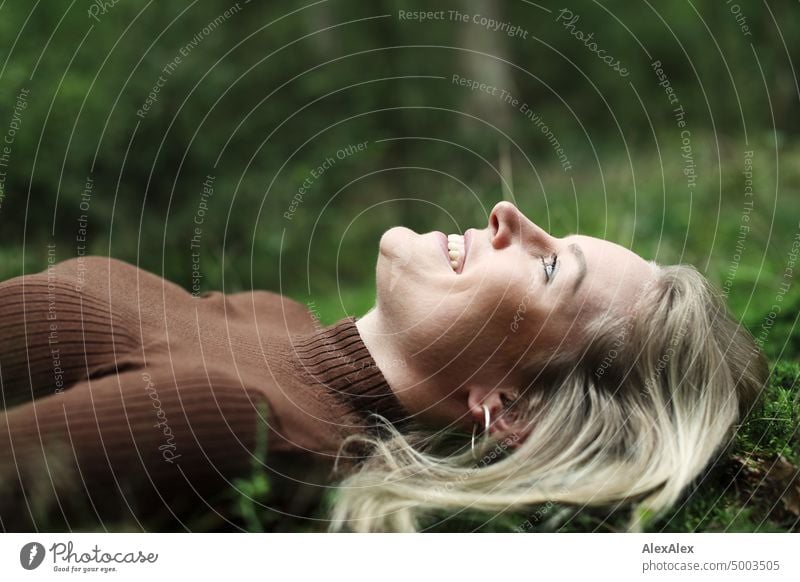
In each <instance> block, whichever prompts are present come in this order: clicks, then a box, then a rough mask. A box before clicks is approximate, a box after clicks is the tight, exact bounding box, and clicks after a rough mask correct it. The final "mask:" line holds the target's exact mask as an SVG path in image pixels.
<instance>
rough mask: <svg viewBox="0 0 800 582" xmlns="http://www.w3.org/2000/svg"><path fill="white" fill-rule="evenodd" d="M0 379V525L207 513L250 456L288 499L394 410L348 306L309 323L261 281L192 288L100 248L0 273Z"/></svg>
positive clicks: (220, 505) (142, 522) (142, 521)
mask: <svg viewBox="0 0 800 582" xmlns="http://www.w3.org/2000/svg"><path fill="white" fill-rule="evenodd" d="M0 395H2V405H3V409H4V410H3V411H1V412H0V529H4V530H29V529H39V528H45V529H53V528H61V527H64V528H71V527H72V524H73V523H75V520H76V517H80V523H81V524H82V525H83V524H85V522H86V516H87V513H88V514H89V515H91V516H93V518H94V521H96V522H97V527H105V526H106V525H109V524H111V523H117V522H119V520H122V521H123V522H125V523H126V524H131V523H133V524H135V525H134V527H136V528H139V527H141V528H142V529H146V528H153V526H152V525H150V524H152V523H154V519H155V520H156V521H155V523H157V524H158V525H156V526H155V527H156V529H173V528H175V527H178V528H185V529H192V523H193V522H192V520H193V519H195V518H197V517H198V516H205V517H204V519H207V518H208V516H209V515H210V516H215V517H214V519H218V521H219V523H218V524H216V525H214V526H213V527H220V528H224V527H226V525H229V524H230V523H233V522H235V518H230V515H229V510H228V507H229V506H230V505H231V504H230V495H231V494H235V493H236V491H237V489H238V487H239V485H240V482H238V481H237V479H239V478H243V477H244V478H247V477H248V476H250V475H252V474H253V471H254V470H263V471H265V472H266V473H267V474H268V476H269V477H270V481H272V482H273V488H276V487H277V488H279V489H280V493H281V494H280V495H276V496H273V497H274V498H275V504H276V505H275V506H274V507H272V508H271V509H273V510H275V511H279V512H284V513H288V514H295V513H297V514H304V513H305V512H307V511H310V507H311V505H312V502H311V501H308V500H309V499H313V498H315V497H316V494H317V493H319V492H320V491H323V490H324V487H325V486H327V485H330V484H331V477H332V475H331V467H332V463H333V461H334V459H335V458H336V455H337V452H339V448H340V445H341V443H342V441H343V440H344V439H345V438H346V437H347V436H348V435H352V434H356V433H364V432H369V431H371V430H373V429H374V420H373V419H374V417H373V416H371V414H370V413H377V414H380V415H382V416H384V417H385V418H387V419H388V420H390V421H391V422H393V423H396V424H398V425H402V424H404V423H405V422H406V414H405V411H404V409H403V407H402V406H401V404H400V403H399V401H398V400H397V398H396V397H395V395H394V393H393V392H392V390H391V388H390V387H389V385H388V384H387V383H386V381H385V379H384V377H383V375H382V373H381V371H380V370H379V369H378V367H377V366H376V363H375V361H374V359H373V358H372V356H371V355H370V353H369V351H368V350H367V348H366V346H365V345H364V343H363V341H362V340H361V337H360V336H359V333H358V330H357V328H356V326H355V319H354V318H352V317H350V318H346V319H343V320H341V321H339V322H338V323H336V324H334V325H332V326H330V327H322V326H320V325H319V324H318V323H317V322H316V320H315V319H314V317H313V316H312V315H311V313H310V312H309V311H308V310H307V309H306V308H305V307H304V306H303V305H302V304H300V303H297V302H295V301H292V300H290V299H287V298H285V297H282V296H280V295H277V294H275V293H271V292H266V291H254V292H247V293H234V294H223V293H220V292H209V293H205V294H203V295H201V296H199V297H195V296H193V295H191V294H190V293H188V292H187V291H186V290H184V289H183V288H181V287H179V286H178V285H175V284H173V283H170V282H168V281H166V280H165V279H163V278H161V277H158V276H156V275H154V274H151V273H148V272H146V271H143V270H141V269H138V268H137V267H135V266H133V265H130V264H127V263H124V262H121V261H117V260H114V259H108V258H101V257H86V258H80V259H71V260H68V261H64V262H61V263H54V264H51V265H49V266H48V269H47V270H45V271H44V272H42V273H37V274H34V275H25V276H22V277H17V278H15V279H11V280H8V281H5V282H3V283H0ZM264 443H265V446H264ZM355 458H357V453H356V457H355ZM340 462H341V461H340ZM344 463H345V466H346V465H347V458H346V457H345V460H344ZM277 483H280V485H279V487H278V485H276V484H277ZM265 511H266V509H265ZM231 519H233V520H234V521H231ZM43 520H44V521H43ZM84 526H85V525H84ZM234 527H236V526H234Z"/></svg>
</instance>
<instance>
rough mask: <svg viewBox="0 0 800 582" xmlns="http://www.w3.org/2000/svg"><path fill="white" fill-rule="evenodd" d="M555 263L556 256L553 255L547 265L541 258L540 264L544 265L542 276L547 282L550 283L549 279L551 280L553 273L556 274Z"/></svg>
mask: <svg viewBox="0 0 800 582" xmlns="http://www.w3.org/2000/svg"><path fill="white" fill-rule="evenodd" d="M557 261H558V255H553V256H552V257H551V260H550V262H549V263H546V262H545V260H544V258H542V264H543V265H544V276H545V277H546V278H547V281H548V282H549V281H550V279H552V278H553V273H555V272H556V262H557ZM548 269H549V270H548Z"/></svg>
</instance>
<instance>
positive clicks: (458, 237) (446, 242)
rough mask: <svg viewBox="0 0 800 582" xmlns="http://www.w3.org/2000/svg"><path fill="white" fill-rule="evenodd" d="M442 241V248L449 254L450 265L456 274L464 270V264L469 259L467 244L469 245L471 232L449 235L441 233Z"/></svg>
mask: <svg viewBox="0 0 800 582" xmlns="http://www.w3.org/2000/svg"><path fill="white" fill-rule="evenodd" d="M439 234H440V235H441V240H442V248H443V249H445V251H446V254H447V261H448V262H449V263H450V268H451V269H453V272H454V273H456V274H459V273H461V271H463V270H464V263H465V261H466V258H467V244H468V243H469V231H467V233H466V234H463V235H462V234H449V235H447V236H445V235H444V233H439Z"/></svg>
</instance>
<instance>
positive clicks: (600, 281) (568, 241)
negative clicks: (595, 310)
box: [562, 235, 656, 309]
mask: <svg viewBox="0 0 800 582" xmlns="http://www.w3.org/2000/svg"><path fill="white" fill-rule="evenodd" d="M562 241H563V242H564V245H565V247H569V246H570V245H575V246H577V247H578V248H579V249H580V254H582V255H583V257H584V259H585V262H586V276H585V277H584V280H583V282H582V283H581V285H580V287H579V289H578V291H577V292H576V294H578V295H580V299H581V300H582V301H585V302H586V303H587V304H589V305H595V306H596V307H600V308H603V307H609V306H618V307H621V308H623V309H625V308H626V307H628V306H632V305H633V303H634V302H635V301H636V299H637V298H638V297H639V296H640V294H641V292H642V291H643V290H644V288H645V286H646V285H647V283H648V282H649V281H651V280H652V279H653V278H654V277H655V274H656V273H655V269H654V266H653V264H652V263H649V262H648V261H646V260H645V259H643V258H642V257H640V256H639V255H637V254H636V253H634V252H633V251H631V250H630V249H627V248H625V247H623V246H621V245H618V244H616V243H613V242H611V241H607V240H603V239H600V238H595V237H591V236H585V235H570V236H567V237H564V238H563V239H562ZM566 254H567V257H566V258H567V260H569V261H570V262H571V263H572V269H570V272H571V273H572V277H577V275H578V272H577V271H578V263H579V261H578V260H577V257H575V254H574V253H573V252H571V251H567V252H566Z"/></svg>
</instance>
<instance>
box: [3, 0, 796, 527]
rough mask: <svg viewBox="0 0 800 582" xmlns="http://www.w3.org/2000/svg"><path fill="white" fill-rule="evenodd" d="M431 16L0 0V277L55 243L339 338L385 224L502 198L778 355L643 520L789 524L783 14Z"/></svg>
mask: <svg viewBox="0 0 800 582" xmlns="http://www.w3.org/2000/svg"><path fill="white" fill-rule="evenodd" d="M431 4H432V3H425V2H416V3H413V2H412V3H410V2H408V1H396V0H379V1H375V2H369V3H366V2H355V1H349V0H330V1H325V0H321V1H317V2H309V3H307V4H306V3H303V2H260V1H258V0H252V1H248V0H240V2H238V3H237V2H232V1H231V0H205V1H204V2H202V3H201V2H198V1H197V0H194V1H187V0H177V1H174V2H169V3H167V2H158V3H155V2H143V1H139V2H134V1H128V0H119V1H117V2H116V3H113V2H89V1H88V0H79V1H78V0H74V1H72V2H67V1H64V2H47V3H45V2H40V1H37V2H27V1H22V0H0V134H2V135H0V140H5V141H4V142H3V143H0V154H3V156H4V157H0V172H2V175H0V276H2V278H8V277H12V276H15V275H19V274H21V273H23V272H35V271H39V270H42V269H43V268H45V266H46V257H47V253H48V249H49V248H52V247H49V246H48V245H55V247H54V248H55V253H56V256H57V258H58V259H59V260H61V259H67V258H69V257H73V256H77V255H79V254H83V253H86V254H100V255H111V256H114V257H117V258H120V259H124V260H127V261H130V262H132V263H135V264H138V265H139V266H141V267H142V268H144V269H147V270H150V271H152V272H155V273H158V274H160V275H163V276H164V277H166V278H168V279H170V280H172V281H175V282H176V283H178V284H180V285H182V286H184V287H186V288H187V289H190V290H191V288H192V286H193V284H194V283H197V282H198V281H199V285H200V287H201V288H202V290H203V291H205V290H213V289H224V290H225V291H238V290H246V289H251V288H255V289H272V290H276V291H280V292H282V293H284V294H287V295H290V296H292V297H293V298H295V299H297V300H299V301H301V302H303V303H306V304H307V305H309V307H310V308H312V309H313V310H314V311H315V312H316V313H318V314H319V315H320V316H321V318H322V320H323V321H325V322H332V321H335V320H336V319H338V318H340V317H342V316H344V315H349V314H355V315H361V314H363V313H364V312H365V311H366V310H367V309H369V307H370V306H371V305H372V301H373V297H374V281H373V274H374V266H375V260H376V257H377V243H378V239H379V237H380V235H381V233H382V232H383V231H385V230H386V229H387V228H389V227H391V226H394V225H398V224H402V225H405V226H408V227H410V228H413V229H415V230H417V231H427V230H431V229H437V230H443V231H444V232H463V230H464V229H466V228H468V227H471V226H483V224H484V222H485V221H486V218H487V214H488V212H489V210H490V209H491V207H492V205H493V204H494V203H496V202H497V201H499V200H502V199H509V200H513V201H514V202H516V203H517V205H518V206H519V207H520V209H521V210H522V211H523V212H525V213H526V214H527V215H528V216H529V217H531V218H532V219H533V220H534V221H535V222H537V223H538V224H540V225H541V226H543V227H544V228H546V229H548V230H550V231H551V232H553V233H554V234H556V235H558V236H562V235H566V234H569V233H576V232H580V233H582V234H588V235H593V236H601V237H604V238H608V239H610V240H614V241H616V242H618V243H620V244H623V245H625V246H627V247H630V248H632V249H633V250H634V251H636V252H638V253H640V254H641V255H643V256H644V257H646V258H648V259H655V260H656V261H658V262H659V263H664V264H669V263H679V262H687V263H692V264H694V265H696V266H697V267H698V268H699V269H700V270H701V271H702V272H704V273H706V274H707V276H708V277H709V278H710V279H711V280H712V281H714V282H715V283H716V284H717V286H719V287H721V288H723V289H724V290H725V291H726V292H727V293H728V295H729V303H730V306H731V309H732V311H733V312H734V314H735V315H736V316H737V317H738V318H740V319H741V321H742V323H743V325H745V326H747V327H748V328H749V329H750V330H751V332H752V333H753V335H754V336H756V337H757V338H759V339H760V343H761V344H763V347H764V350H765V352H766V353H767V354H768V356H769V357H770V359H771V362H772V364H773V366H774V374H773V378H772V381H771V384H770V388H769V391H768V394H767V396H766V398H765V400H764V403H763V404H762V407H763V409H761V410H758V411H755V412H754V415H753V419H752V420H751V421H750V422H749V423H748V424H747V425H746V427H745V430H743V431H742V434H741V435H740V442H739V449H738V451H739V452H738V453H736V454H735V455H734V456H733V457H732V459H731V460H730V461H729V462H727V464H726V465H725V466H724V467H722V468H721V469H719V471H718V472H717V473H714V475H712V476H710V477H709V478H708V479H705V480H704V481H703V483H701V485H700V489H699V492H698V493H693V494H692V495H691V496H690V497H689V499H688V500H687V502H686V503H685V504H684V505H682V506H681V507H680V508H678V509H677V510H676V514H675V515H674V516H672V517H670V518H668V519H666V520H664V521H663V522H662V523H660V524H658V525H656V526H654V527H656V528H661V529H674V530H707V531H723V530H725V531H730V530H746V531H763V530H772V529H775V530H786V529H792V528H795V529H796V528H797V524H798V521H797V520H798V516H800V482H798V479H797V473H796V466H797V464H798V461H800V457H799V456H798V449H800V447H799V446H798V443H799V442H800V438H799V437H798V429H797V427H798V423H799V422H800V405H799V404H798V390H797V375H798V371H799V370H800V368H798V367H797V365H796V362H797V361H798V352H799V351H800V334H799V333H798V332H797V329H796V327H797V314H798V307H799V306H800V290H798V285H797V281H795V274H796V272H797V266H795V264H794V260H795V259H796V258H797V248H798V246H797V244H798V243H797V241H798V240H800V239H798V237H799V236H800V141H798V132H800V115H798V111H800V108H798V105H799V104H800V90H799V88H798V75H797V62H796V60H795V59H796V58H797V57H798V56H800V6H798V4H797V2H795V1H793V0H776V1H771V2H769V3H767V2H749V1H744V0H742V1H739V2H738V3H734V2H726V1H723V0H693V1H688V0H686V1H679V2H670V3H658V4H655V3H650V2H647V1H646V0H645V1H643V2H638V1H637V2H623V1H622V0H604V1H602V2H594V1H585V2H583V1H582V2H572V3H571V4H553V3H550V2H539V3H534V2H528V1H526V0H505V1H502V2H492V1H489V0H465V1H460V2H455V1H454V2H436V3H435V6H431ZM420 10H429V11H431V10H436V11H442V13H441V14H442V16H443V17H442V18H441V19H437V20H424V21H420V20H418V19H415V18H413V17H409V15H408V14H407V13H408V12H410V11H420ZM563 10H566V11H567V12H569V13H570V14H567V12H564V11H563ZM455 11H457V12H458V13H459V15H465V16H466V18H463V17H461V16H459V15H456V14H455ZM574 16H578V19H577V20H574ZM493 22H494V23H497V24H496V25H494V26H493V25H492V23H493ZM570 22H571V24H569V23H570ZM512 27H516V28H515V29H513V28H512ZM578 32H581V33H582V34H578ZM589 34H592V38H591V39H587V38H586V35H589ZM592 43H596V44H592ZM597 50H603V51H605V52H604V53H602V54H603V55H609V56H610V57H613V59H614V60H618V61H619V62H620V64H621V66H622V67H624V68H625V69H626V71H625V72H626V73H627V74H625V75H623V74H620V71H615V70H614V67H613V66H608V65H607V64H606V63H605V62H604V61H603V60H601V58H600V57H599V56H598V54H597V52H596V51H597ZM654 63H655V64H654ZM454 75H457V76H458V77H457V78H456V80H458V79H459V78H463V79H469V80H474V81H477V82H478V83H485V84H487V85H488V86H491V87H496V88H497V91H496V92H495V94H490V93H491V91H481V90H480V88H478V89H474V90H473V89H471V88H470V86H468V85H465V84H460V83H458V82H454V81H453V80H454ZM668 87H669V89H670V90H671V91H672V93H668V92H667V88H668ZM506 96H508V97H509V98H508V99H506V98H505V97H506ZM670 99H672V101H670ZM515 100H516V101H515ZM523 104H524V106H523ZM679 107H680V108H682V110H681V111H682V112H681V113H678V112H676V108H679ZM682 124H683V125H682ZM9 139H10V142H9ZM359 143H362V144H365V146H364V147H362V148H361V150H358V149H357V148H356V149H353V148H352V146H355V145H356V144H359ZM2 148H5V150H4V149H2ZM348 148H350V149H348ZM559 148H560V149H559ZM326 160H328V161H327V162H326ZM565 160H566V161H565ZM321 166H322V167H323V171H321V172H320V171H319V170H318V168H320V167H321ZM749 180H752V182H749ZM204 184H205V185H204ZM84 239H85V240H84ZM793 245H794V246H793ZM793 257H794V258H793ZM198 275H199V277H198ZM776 307H777V309H776ZM245 505H246V504H245ZM242 511H243V515H244V514H245V513H246V512H247V511H249V510H247V509H246V508H245V509H243V510H242ZM252 511H255V510H252ZM547 513H548V515H549V517H548V519H550V518H552V517H553V516H555V515H564V514H563V512H555V511H552V512H550V511H549V510H548V512H547ZM537 515H538V514H537ZM243 519H245V518H243ZM259 519H261V518H260V517H259V516H258V515H257V512H255V513H253V514H252V515H250V516H249V517H248V518H247V519H245V521H246V523H248V524H250V525H251V526H253V524H254V523H255V524H258V523H259V521H258V520H259ZM498 519H499V518H498ZM514 519H516V522H515V523H517V524H518V523H519V516H516V517H515V518H514ZM545 522H547V520H545V519H538V520H537V521H536V523H535V524H534V526H535V527H532V528H531V529H536V528H537V527H539V526H540V525H541V526H542V527H544V525H543V524H545ZM567 522H568V524H571V525H566V526H563V524H562V526H563V527H564V528H565V529H569V528H570V527H572V528H573V529H579V530H590V531H593V530H604V529H613V523H614V522H613V519H611V518H609V517H608V516H602V517H598V516H596V515H594V514H592V513H591V512H586V513H584V514H582V515H581V516H573V515H571V514H570V517H569V518H568V519H567ZM265 523H267V522H265ZM448 523H449V525H448V527H450V528H451V529H452V528H453V527H456V526H453V525H452V522H448ZM464 523H466V522H464ZM503 523H505V522H503ZM548 523H549V522H548ZM551 525H552V524H551ZM265 527H266V526H265ZM458 527H468V526H466V525H462V526H458ZM476 527H481V528H484V529H485V528H487V527H495V528H497V529H502V528H503V527H504V526H503V525H502V524H501V525H497V523H495V524H494V525H492V526H486V525H485V524H482V523H481V524H479V525H478V526H476ZM252 528H253V529H257V528H258V526H257V525H256V526H253V527H252Z"/></svg>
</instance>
